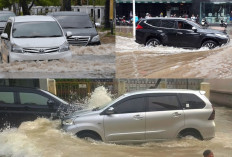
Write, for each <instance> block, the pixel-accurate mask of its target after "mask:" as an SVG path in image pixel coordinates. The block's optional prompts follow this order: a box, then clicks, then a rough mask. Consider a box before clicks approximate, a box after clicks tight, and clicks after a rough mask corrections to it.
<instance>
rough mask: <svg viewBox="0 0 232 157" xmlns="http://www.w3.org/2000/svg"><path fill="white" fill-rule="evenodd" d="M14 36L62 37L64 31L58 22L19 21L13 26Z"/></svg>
mask: <svg viewBox="0 0 232 157" xmlns="http://www.w3.org/2000/svg"><path fill="white" fill-rule="evenodd" d="M12 34H13V37H14V38H46V37H62V36H63V33H62V30H61V28H60V26H59V25H58V23H57V22H52V21H51V22H50V21H39V22H17V23H15V24H14V26H13V33H12Z"/></svg>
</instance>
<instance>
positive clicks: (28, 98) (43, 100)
mask: <svg viewBox="0 0 232 157" xmlns="http://www.w3.org/2000/svg"><path fill="white" fill-rule="evenodd" d="M70 107H71V106H70V105H69V104H68V103H67V102H65V101H64V100H62V99H60V98H59V97H57V96H55V95H53V94H51V93H49V92H47V91H45V90H42V89H38V88H25V87H7V86H0V128H2V127H3V126H4V124H10V126H11V127H18V126H19V125H20V124H21V123H22V122H24V121H32V120H35V119H36V118H37V117H45V118H49V117H52V118H54V119H56V118H59V117H62V116H64V115H65V114H68V113H69V112H71V111H73V109H74V108H70Z"/></svg>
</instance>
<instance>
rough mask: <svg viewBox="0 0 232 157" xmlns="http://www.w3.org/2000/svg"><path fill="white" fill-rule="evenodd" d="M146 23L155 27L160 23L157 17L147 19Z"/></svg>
mask: <svg viewBox="0 0 232 157" xmlns="http://www.w3.org/2000/svg"><path fill="white" fill-rule="evenodd" d="M147 23H148V24H150V25H152V26H155V27H160V24H161V22H160V20H158V19H155V20H154V19H150V20H147Z"/></svg>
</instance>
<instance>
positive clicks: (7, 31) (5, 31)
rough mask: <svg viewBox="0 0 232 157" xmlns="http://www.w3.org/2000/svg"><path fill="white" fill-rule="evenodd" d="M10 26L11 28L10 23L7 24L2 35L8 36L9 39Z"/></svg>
mask: <svg viewBox="0 0 232 157" xmlns="http://www.w3.org/2000/svg"><path fill="white" fill-rule="evenodd" d="M11 26H12V23H11V22H8V23H7V25H6V27H5V30H4V33H6V34H7V35H8V38H10V33H11Z"/></svg>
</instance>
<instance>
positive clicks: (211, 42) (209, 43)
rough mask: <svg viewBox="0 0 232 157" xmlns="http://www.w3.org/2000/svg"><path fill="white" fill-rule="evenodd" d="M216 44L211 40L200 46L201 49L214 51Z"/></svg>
mask: <svg viewBox="0 0 232 157" xmlns="http://www.w3.org/2000/svg"><path fill="white" fill-rule="evenodd" d="M217 46H218V44H217V43H216V42H215V41H213V40H207V41H205V42H204V43H203V44H202V47H208V48H209V49H214V48H215V47H217Z"/></svg>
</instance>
